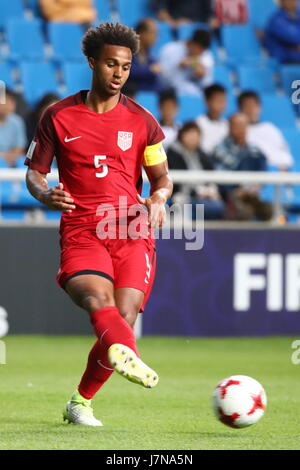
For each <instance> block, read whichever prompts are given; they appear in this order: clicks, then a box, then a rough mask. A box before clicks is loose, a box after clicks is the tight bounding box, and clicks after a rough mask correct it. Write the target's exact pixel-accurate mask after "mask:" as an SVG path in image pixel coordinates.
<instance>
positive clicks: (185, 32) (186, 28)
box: [177, 22, 210, 41]
mask: <svg viewBox="0 0 300 470" xmlns="http://www.w3.org/2000/svg"><path fill="white" fill-rule="evenodd" d="M197 29H205V30H206V31H209V29H210V27H209V25H208V24H206V23H198V22H194V23H187V24H182V25H180V26H178V28H177V34H178V39H179V40H180V41H186V40H187V39H190V38H191V37H192V35H193V33H194V32H195V31H196V30H197Z"/></svg>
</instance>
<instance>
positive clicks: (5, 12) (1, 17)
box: [0, 0, 24, 30]
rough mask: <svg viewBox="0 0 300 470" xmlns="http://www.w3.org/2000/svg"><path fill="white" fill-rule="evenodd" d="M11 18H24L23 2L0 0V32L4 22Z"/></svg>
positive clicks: (18, 0)
mask: <svg viewBox="0 0 300 470" xmlns="http://www.w3.org/2000/svg"><path fill="white" fill-rule="evenodd" d="M12 18H24V6H23V1H22V0H0V30H3V29H4V27H5V25H6V22H7V21H8V20H10V19H12Z"/></svg>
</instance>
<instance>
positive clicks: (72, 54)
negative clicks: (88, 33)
mask: <svg viewBox="0 0 300 470" xmlns="http://www.w3.org/2000/svg"><path fill="white" fill-rule="evenodd" d="M82 36H83V31H82V29H81V27H80V25H79V24H70V23H55V22H52V23H49V24H48V37H49V42H50V44H51V45H52V48H53V54H54V58H55V59H60V60H84V57H83V54H82V51H81V40H82Z"/></svg>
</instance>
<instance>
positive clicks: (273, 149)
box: [238, 91, 294, 170]
mask: <svg viewBox="0 0 300 470" xmlns="http://www.w3.org/2000/svg"><path fill="white" fill-rule="evenodd" d="M238 106H239V109H240V111H241V112H242V113H244V114H245V115H246V116H247V117H248V119H249V127H248V134H247V142H248V143H249V144H250V145H254V146H255V147H257V148H258V149H259V150H260V151H261V152H262V153H263V154H264V155H265V156H266V158H267V161H268V163H269V164H270V165H274V166H276V167H277V168H278V169H279V170H288V169H289V168H290V167H291V166H292V165H293V163H294V161H293V157H292V155H291V153H290V149H289V146H288V144H287V142H286V140H285V138H284V136H283V134H282V132H281V131H280V129H278V127H276V126H275V125H274V124H272V123H271V122H262V121H260V120H259V117H260V114H261V102H260V98H259V95H258V94H257V93H255V92H254V91H245V92H243V93H241V94H240V96H239V98H238Z"/></svg>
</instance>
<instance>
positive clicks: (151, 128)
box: [25, 90, 165, 234]
mask: <svg viewBox="0 0 300 470" xmlns="http://www.w3.org/2000/svg"><path fill="white" fill-rule="evenodd" d="M87 93H88V91H87V90H83V91H80V92H79V93H77V94H75V95H72V96H69V97H67V98H65V99H63V100H61V101H59V102H57V103H55V104H53V105H52V106H50V107H49V108H47V109H46V111H45V112H44V114H43V116H42V118H41V120H40V122H39V125H38V128H37V131H36V135H35V138H34V140H33V142H32V144H31V146H30V148H29V151H28V154H27V157H26V160H25V164H26V165H28V166H29V167H30V168H31V169H33V170H37V171H39V172H41V173H49V172H50V168H51V163H52V160H53V157H54V156H55V157H56V159H57V165H58V172H59V179H60V181H61V182H62V183H63V185H64V189H65V191H67V192H69V193H70V194H71V196H72V198H73V199H74V204H75V205H76V209H75V210H73V211H72V213H71V214H62V219H61V231H63V232H66V231H67V232H68V233H69V232H70V231H72V233H73V234H74V231H77V230H82V226H84V227H96V225H97V222H99V220H100V218H99V216H97V215H96V212H97V208H98V207H99V205H100V204H109V205H111V206H113V207H114V208H115V209H116V211H117V213H118V214H119V213H120V212H121V211H122V209H126V210H127V209H128V207H130V206H132V205H135V204H137V199H136V194H137V192H138V193H141V190H142V166H143V159H144V152H145V149H146V147H148V146H151V145H155V144H157V143H159V142H161V141H162V140H163V139H164V137H165V136H164V134H163V132H162V130H161V128H160V126H159V124H158V122H157V121H156V119H155V118H154V117H153V116H152V114H150V113H149V112H148V111H146V110H145V109H144V108H143V107H142V106H140V105H139V104H137V103H136V102H135V101H133V100H132V99H130V98H128V97H127V96H125V95H122V94H121V95H120V100H119V102H118V104H117V105H116V106H115V107H114V108H113V109H111V110H110V111H107V112H105V113H97V112H95V111H92V110H91V109H89V108H88V107H87V106H86V105H85V100H86V96H87ZM120 196H124V197H126V199H122V201H123V200H124V201H126V203H125V204H124V207H121V206H120V205H119V201H120V199H119V198H120Z"/></svg>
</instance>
